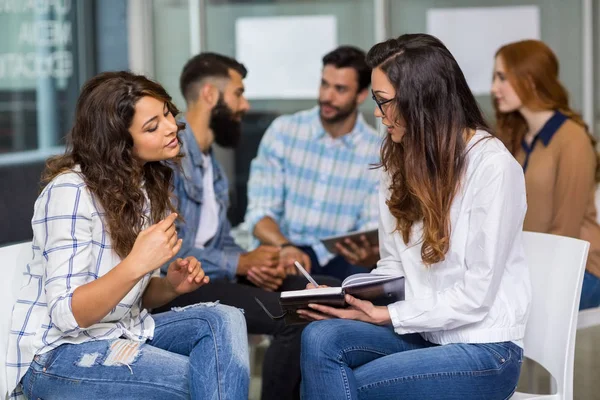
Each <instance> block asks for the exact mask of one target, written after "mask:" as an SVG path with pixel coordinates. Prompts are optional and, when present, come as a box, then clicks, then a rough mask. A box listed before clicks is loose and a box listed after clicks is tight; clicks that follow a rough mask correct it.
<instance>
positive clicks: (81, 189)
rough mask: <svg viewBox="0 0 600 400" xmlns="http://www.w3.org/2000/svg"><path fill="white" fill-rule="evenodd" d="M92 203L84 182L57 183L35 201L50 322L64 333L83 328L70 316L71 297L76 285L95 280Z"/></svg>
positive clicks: (36, 226) (34, 223) (71, 333)
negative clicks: (36, 202)
mask: <svg viewBox="0 0 600 400" xmlns="http://www.w3.org/2000/svg"><path fill="white" fill-rule="evenodd" d="M92 207H93V206H92V204H91V198H90V197H89V193H88V192H87V190H86V189H85V186H84V185H81V184H79V185H78V184H71V183H56V184H53V186H52V187H50V188H48V190H47V191H46V193H45V196H44V199H43V201H40V202H39V203H38V204H36V208H37V209H36V211H35V217H34V221H33V227H34V231H35V235H36V236H37V237H40V238H43V240H40V243H43V246H42V247H43V248H42V254H43V256H44V258H43V263H44V270H45V275H46V276H45V286H44V289H45V292H46V299H47V302H48V310H49V314H50V319H51V322H52V324H54V325H55V326H56V327H57V328H58V329H59V330H60V331H61V332H63V334H65V335H68V336H73V337H75V336H77V335H78V334H79V332H80V331H81V330H82V329H81V328H80V327H79V326H78V325H77V322H76V320H75V317H74V316H73V311H72V309H71V299H72V297H73V292H74V291H75V289H76V288H77V287H79V286H82V285H85V284H86V283H89V282H91V281H93V280H94V279H97V278H98V276H97V275H96V268H95V267H96V265H97V264H98V263H99V262H100V260H97V259H94V256H93V252H92V246H93V237H92Z"/></svg>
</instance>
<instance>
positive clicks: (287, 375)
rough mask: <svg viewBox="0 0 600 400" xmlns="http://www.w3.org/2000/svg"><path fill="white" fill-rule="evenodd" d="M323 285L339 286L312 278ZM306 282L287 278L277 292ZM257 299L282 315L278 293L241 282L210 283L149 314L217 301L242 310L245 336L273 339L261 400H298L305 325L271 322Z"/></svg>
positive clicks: (275, 313) (338, 283)
mask: <svg viewBox="0 0 600 400" xmlns="http://www.w3.org/2000/svg"><path fill="white" fill-rule="evenodd" d="M315 279H317V282H319V283H322V284H324V285H330V286H339V285H340V282H339V281H338V280H337V279H334V278H331V277H315ZM307 283H308V282H307V280H306V279H305V278H304V277H303V276H301V275H300V276H297V275H290V276H288V277H287V278H286V279H285V280H284V281H283V284H282V286H281V288H280V291H287V290H300V289H304V288H305V287H306V284H307ZM255 297H256V298H258V299H259V300H260V301H261V302H262V303H263V304H264V305H265V306H266V307H267V309H268V310H269V311H270V312H271V314H273V315H280V314H282V313H283V311H282V309H281V307H280V306H279V293H278V292H268V291H266V290H263V289H260V288H258V287H256V286H254V285H253V284H252V283H250V282H248V281H247V280H245V279H242V280H240V281H239V282H238V283H231V282H227V281H214V282H210V283H209V284H208V285H206V286H203V287H201V288H199V289H198V290H196V291H194V292H191V293H187V294H184V295H181V296H179V297H177V298H176V299H175V300H173V301H172V302H171V303H169V304H167V305H165V306H163V307H160V308H158V309H155V310H153V313H160V312H163V311H168V310H170V309H171V307H183V306H186V305H190V304H196V303H203V302H210V301H217V300H218V301H220V302H221V304H226V305H228V306H232V307H237V308H240V309H243V310H244V316H245V318H246V325H247V327H248V333H251V334H263V335H271V336H273V340H272V341H271V345H270V346H269V348H268V349H267V352H266V354H265V360H264V363H263V368H262V393H261V399H263V400H270V399H279V400H286V399H298V398H299V397H300V393H299V388H300V339H301V336H302V331H303V330H304V328H305V327H306V325H290V326H286V325H285V323H284V321H283V319H281V320H272V319H271V318H269V316H267V314H266V313H265V312H264V310H263V309H262V308H260V306H259V305H258V303H256V301H255V300H254V298H255Z"/></svg>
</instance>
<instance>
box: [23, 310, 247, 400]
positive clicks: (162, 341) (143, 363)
mask: <svg viewBox="0 0 600 400" xmlns="http://www.w3.org/2000/svg"><path fill="white" fill-rule="evenodd" d="M154 320H155V322H156V329H155V332H154V338H153V339H152V340H150V341H148V342H146V343H143V344H142V343H138V342H134V341H131V340H127V339H113V340H96V341H91V342H86V343H82V344H64V345H61V346H59V347H57V348H56V349H54V350H51V351H49V352H47V353H44V354H41V355H37V356H35V358H34V361H33V362H32V363H31V366H30V368H29V370H28V372H27V373H26V374H25V376H24V377H23V379H22V381H21V382H22V384H23V392H24V394H25V396H27V398H29V399H40V398H41V399H57V398H60V399H62V400H71V399H72V400H75V399H144V400H154V399H156V400H159V399H161V400H162V399H190V398H191V399H203V400H204V399H235V400H238V399H247V398H248V385H249V380H250V376H249V367H248V339H247V335H246V323H245V322H244V316H243V314H242V313H241V312H240V311H239V310H238V309H236V308H233V307H228V306H223V305H214V303H212V304H201V305H195V306H192V307H190V308H187V309H184V310H182V311H177V312H175V311H169V312H165V313H162V314H158V315H154Z"/></svg>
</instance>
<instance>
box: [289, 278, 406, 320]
mask: <svg viewBox="0 0 600 400" xmlns="http://www.w3.org/2000/svg"><path fill="white" fill-rule="evenodd" d="M346 294H350V295H352V296H354V297H356V298H359V299H363V300H369V301H372V302H373V304H375V305H387V304H391V303H394V302H396V301H400V300H404V277H402V276H391V275H376V274H355V275H351V276H349V277H348V278H346V279H345V280H344V282H342V286H340V287H327V288H316V289H305V290H292V291H287V292H282V293H281V297H280V299H279V303H280V304H281V308H282V309H283V311H284V315H285V322H286V323H287V324H293V323H305V322H306V320H304V319H301V318H300V317H299V316H298V314H296V310H298V309H300V308H308V304H309V303H318V304H325V305H330V306H333V307H345V306H347V304H346V301H345V300H344V298H345V295H346Z"/></svg>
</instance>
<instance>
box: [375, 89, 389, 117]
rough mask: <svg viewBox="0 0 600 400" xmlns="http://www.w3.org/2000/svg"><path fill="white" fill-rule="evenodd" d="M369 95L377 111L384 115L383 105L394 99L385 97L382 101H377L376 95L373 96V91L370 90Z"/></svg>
mask: <svg viewBox="0 0 600 400" xmlns="http://www.w3.org/2000/svg"><path fill="white" fill-rule="evenodd" d="M371 97H372V98H373V101H374V102H375V104H377V107H379V111H381V114H382V115H385V111H383V105H384V104H387V103H389V102H391V101H394V99H387V100H384V101H379V100H377V97H376V96H375V93H373V92H371Z"/></svg>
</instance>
